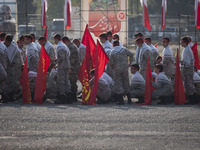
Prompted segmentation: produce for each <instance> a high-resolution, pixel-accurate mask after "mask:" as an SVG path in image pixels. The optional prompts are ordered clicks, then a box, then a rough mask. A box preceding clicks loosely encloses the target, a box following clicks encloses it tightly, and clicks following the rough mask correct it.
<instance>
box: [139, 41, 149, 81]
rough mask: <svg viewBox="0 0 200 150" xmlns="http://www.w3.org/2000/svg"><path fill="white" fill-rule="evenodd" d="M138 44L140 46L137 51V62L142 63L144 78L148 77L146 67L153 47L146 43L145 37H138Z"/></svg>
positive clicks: (141, 71)
mask: <svg viewBox="0 0 200 150" xmlns="http://www.w3.org/2000/svg"><path fill="white" fill-rule="evenodd" d="M135 41H136V44H137V46H138V51H136V58H135V60H136V64H139V65H140V73H141V75H142V76H143V78H144V79H146V69H147V60H148V57H150V59H151V48H150V47H149V46H148V45H147V44H146V43H144V40H143V38H137V39H136V40H135Z"/></svg>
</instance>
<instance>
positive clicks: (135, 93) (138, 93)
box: [131, 90, 144, 98]
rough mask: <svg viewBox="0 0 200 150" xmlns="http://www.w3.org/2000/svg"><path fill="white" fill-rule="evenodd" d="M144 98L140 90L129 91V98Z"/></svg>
mask: <svg viewBox="0 0 200 150" xmlns="http://www.w3.org/2000/svg"><path fill="white" fill-rule="evenodd" d="M138 97H144V92H142V91H141V90H131V98H138Z"/></svg>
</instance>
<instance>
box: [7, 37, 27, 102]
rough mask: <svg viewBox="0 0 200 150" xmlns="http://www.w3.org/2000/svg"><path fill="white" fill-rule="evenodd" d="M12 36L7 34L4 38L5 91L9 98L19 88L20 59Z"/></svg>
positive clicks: (12, 97)
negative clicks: (5, 55)
mask: <svg viewBox="0 0 200 150" xmlns="http://www.w3.org/2000/svg"><path fill="white" fill-rule="evenodd" d="M12 40H13V38H12V36H11V35H7V36H6V39H5V43H4V44H5V45H6V47H7V51H6V53H7V56H8V61H7V79H6V93H7V95H8V96H9V98H10V99H11V100H13V99H14V96H15V95H16V94H17V93H16V92H19V91H20V90H21V88H20V83H19V80H20V77H21V68H22V65H23V63H22V59H21V55H20V52H19V50H18V48H17V46H16V45H15V44H14V43H12Z"/></svg>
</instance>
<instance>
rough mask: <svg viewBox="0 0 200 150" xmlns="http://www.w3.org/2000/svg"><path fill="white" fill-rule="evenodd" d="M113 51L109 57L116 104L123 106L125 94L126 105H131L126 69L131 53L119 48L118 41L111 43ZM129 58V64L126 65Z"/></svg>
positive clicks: (130, 60)
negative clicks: (126, 98)
mask: <svg viewBox="0 0 200 150" xmlns="http://www.w3.org/2000/svg"><path fill="white" fill-rule="evenodd" d="M113 47H114V49H113V51H112V52H111V55H110V60H109V63H110V66H111V68H112V70H113V73H114V82H115V94H116V98H117V104H119V105H123V104H124V100H123V95H124V94H126V95H127V97H128V103H129V104H130V103H131V96H130V85H129V75H128V67H129V66H130V65H131V63H132V61H133V53H132V52H131V51H129V50H128V49H127V48H125V47H121V46H119V41H114V42H113ZM128 57H129V64H128Z"/></svg>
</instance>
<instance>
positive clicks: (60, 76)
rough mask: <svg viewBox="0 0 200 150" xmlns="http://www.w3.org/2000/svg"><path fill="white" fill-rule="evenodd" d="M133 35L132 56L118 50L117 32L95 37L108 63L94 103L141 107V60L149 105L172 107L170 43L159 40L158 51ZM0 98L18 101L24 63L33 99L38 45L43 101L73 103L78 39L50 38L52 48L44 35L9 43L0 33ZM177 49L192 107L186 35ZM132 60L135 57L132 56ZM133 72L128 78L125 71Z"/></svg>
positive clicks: (80, 53) (195, 83)
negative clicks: (44, 61)
mask: <svg viewBox="0 0 200 150" xmlns="http://www.w3.org/2000/svg"><path fill="white" fill-rule="evenodd" d="M134 36H135V43H136V45H137V49H136V53H135V55H134V54H133V52H131V51H130V50H128V48H126V47H124V46H123V45H122V43H121V42H120V37H119V35H118V34H114V35H113V34H112V32H111V31H108V32H107V33H102V34H100V35H99V39H100V42H101V44H102V47H103V49H104V51H105V54H106V55H107V56H108V58H109V61H108V63H107V65H106V67H105V72H104V73H103V74H102V76H101V77H100V79H99V81H98V92H97V98H96V99H97V102H96V103H97V104H106V103H113V102H114V103H117V104H118V105H124V104H125V102H124V98H125V97H127V99H128V101H127V102H128V104H132V103H133V102H132V100H133V98H135V99H138V101H137V102H135V103H137V104H138V103H139V104H140V103H144V95H145V82H146V81H145V80H146V68H147V61H148V59H150V61H149V62H150V68H151V71H152V75H153V81H151V85H152V87H154V90H153V92H152V94H151V101H154V100H160V101H159V103H158V104H163V105H166V104H170V103H173V96H174V88H175V74H176V66H175V57H174V54H173V51H172V50H171V48H170V39H169V38H167V37H164V38H163V39H162V44H163V51H162V54H159V52H158V49H157V48H156V47H155V46H153V45H152V40H151V38H150V37H143V35H142V34H141V33H137V34H135V35H134ZM0 40H1V42H0V95H1V99H0V101H1V103H7V102H13V101H16V100H18V99H21V98H22V88H21V85H20V77H21V74H22V70H23V66H24V63H25V61H26V59H27V64H28V71H29V72H28V79H29V85H30V91H31V97H32V99H34V90H35V82H36V77H37V69H38V62H39V56H40V51H41V45H43V46H44V48H45V50H46V52H47V54H48V56H49V58H50V59H51V63H50V65H49V69H48V72H47V83H46V85H47V86H46V92H45V94H44V99H43V100H44V101H45V100H46V99H48V98H49V99H56V100H55V101H54V103H55V104H72V103H75V102H77V101H78V100H77V93H78V91H77V89H78V86H77V81H78V73H79V70H80V67H81V64H82V62H83V59H84V56H85V53H86V46H85V45H83V44H82V43H81V42H80V40H79V39H73V40H71V39H70V38H69V37H66V36H64V37H61V36H60V35H59V34H55V35H54V42H55V44H56V48H55V47H54V46H53V44H52V43H50V42H49V41H48V40H47V39H46V38H45V37H43V36H42V37H39V39H38V40H36V39H35V34H26V35H22V36H20V37H19V38H18V40H17V42H15V41H14V40H13V35H6V33H1V34H0ZM181 45H182V47H183V48H184V49H183V52H182V56H181V73H182V79H183V83H184V88H185V92H186V95H187V104H197V103H199V100H200V71H199V70H197V69H196V67H195V66H194V56H193V52H192V50H191V47H192V45H193V44H192V42H191V38H190V37H183V38H182V39H181ZM134 56H135V57H134ZM129 68H130V71H131V73H132V74H133V76H132V78H131V80H129V70H128V69H129ZM90 75H91V77H90V78H91V80H90V82H89V83H90V86H91V88H92V87H93V85H94V75H95V70H94V69H92V70H91V72H90Z"/></svg>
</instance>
